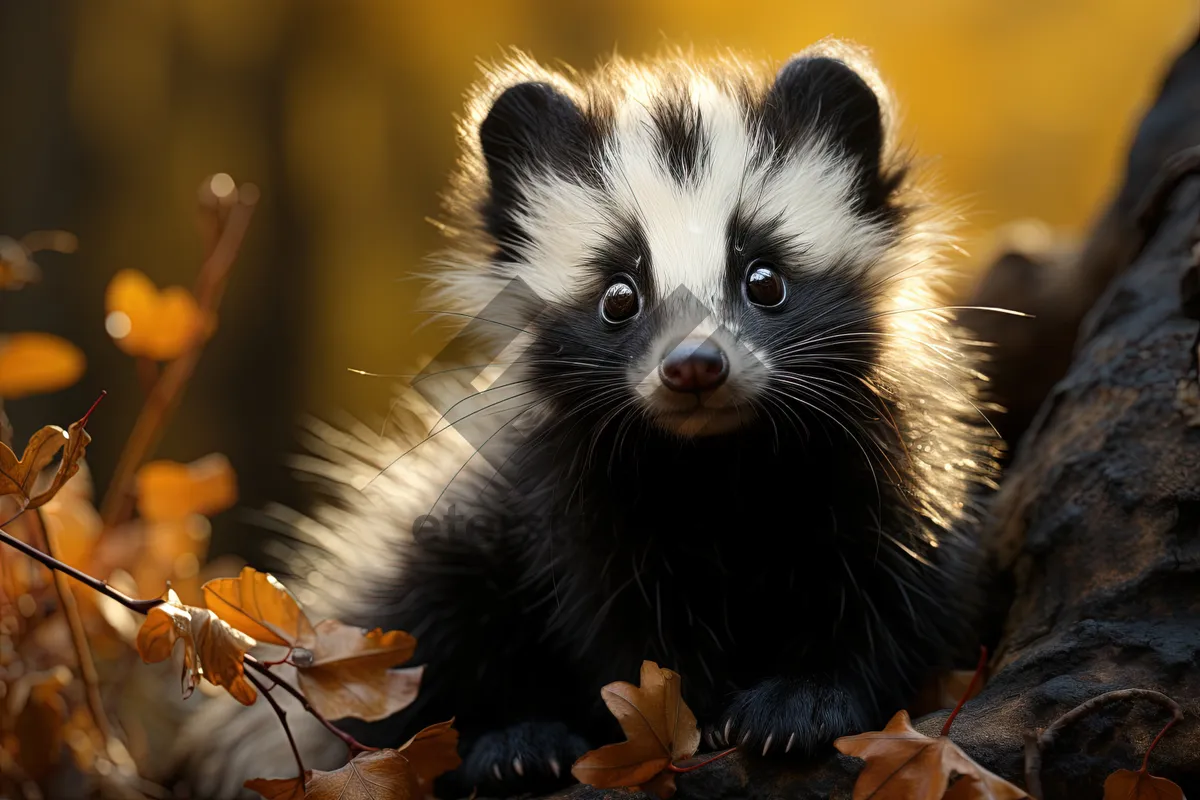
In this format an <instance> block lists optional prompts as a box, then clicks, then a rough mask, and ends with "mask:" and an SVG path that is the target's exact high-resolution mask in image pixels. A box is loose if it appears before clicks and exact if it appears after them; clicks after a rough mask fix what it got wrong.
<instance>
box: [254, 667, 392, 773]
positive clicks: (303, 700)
mask: <svg viewBox="0 0 1200 800" xmlns="http://www.w3.org/2000/svg"><path fill="white" fill-rule="evenodd" d="M242 661H244V662H245V664H246V666H247V667H250V668H251V669H253V670H255V671H257V672H259V673H260V674H262V675H264V676H266V677H267V678H269V679H270V680H271V681H272V682H273V683H274V684H275V685H276V686H278V687H279V688H281V689H283V690H284V691H285V692H287V693H288V694H290V695H291V696H292V697H294V698H296V699H297V700H299V701H300V704H301V705H302V706H304V710H305V711H307V712H308V713H310V714H312V715H313V716H314V717H316V718H317V720H318V721H319V722H320V723H321V724H322V725H324V726H325V728H326V730H328V731H329V732H330V733H332V734H333V735H334V736H336V737H338V738H339V739H341V740H342V742H343V743H344V744H345V745H346V746H347V747H349V748H350V755H351V757H353V756H354V754H355V753H369V752H372V751H375V750H378V749H379V748H378V747H369V746H368V745H365V744H363V743H362V742H360V741H358V740H357V739H355V738H354V737H353V736H351V735H350V734H348V733H346V732H345V731H344V730H342V729H341V728H339V727H338V726H336V725H334V724H333V723H332V722H330V721H329V720H327V719H326V718H325V716H324V715H323V714H321V712H319V711H317V710H316V709H315V708H313V707H312V704H311V703H309V702H308V698H307V697H305V696H304V694H303V693H302V692H301V691H300V690H299V689H297V688H296V687H295V686H292V685H291V684H290V683H288V682H287V681H285V680H284V679H283V678H281V677H279V676H278V675H276V674H275V673H274V672H271V670H270V669H268V668H267V667H266V666H264V665H263V664H262V662H260V661H259V660H258V659H256V658H255V657H254V656H251V655H246V656H243V657H242ZM247 674H248V673H247Z"/></svg>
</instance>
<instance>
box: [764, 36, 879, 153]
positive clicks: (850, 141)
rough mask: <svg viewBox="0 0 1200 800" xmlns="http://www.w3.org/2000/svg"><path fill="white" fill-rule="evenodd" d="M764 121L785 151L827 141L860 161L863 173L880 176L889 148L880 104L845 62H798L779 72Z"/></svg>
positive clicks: (819, 58)
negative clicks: (817, 139) (813, 138)
mask: <svg viewBox="0 0 1200 800" xmlns="http://www.w3.org/2000/svg"><path fill="white" fill-rule="evenodd" d="M763 115H764V122H765V124H766V126H767V128H768V129H769V130H771V132H772V133H773V134H774V135H775V136H776V142H777V143H780V144H783V145H784V146H785V147H786V146H792V145H794V144H796V143H798V142H800V141H803V140H807V139H809V137H811V136H822V135H824V136H828V137H829V138H830V139H831V140H832V143H833V144H836V145H840V146H841V147H843V148H844V149H845V151H846V153H847V154H848V155H850V156H852V157H855V158H857V159H859V161H860V163H861V166H862V168H863V171H864V172H866V173H868V174H869V175H877V174H878V173H879V166H880V161H881V159H882V155H883V145H884V126H883V112H882V108H881V107H880V101H879V98H878V97H877V96H876V95H875V92H874V90H872V88H871V87H870V86H869V85H868V84H867V82H866V81H865V80H863V78H862V76H860V75H859V74H858V72H856V71H855V70H854V69H853V68H851V67H850V66H849V65H847V64H846V63H845V62H843V61H840V60H838V59H836V58H829V57H825V56H797V57H795V58H793V59H792V60H791V61H789V62H788V63H787V64H785V65H784V66H783V68H782V69H780V70H779V73H778V75H777V76H776V78H775V83H774V85H773V86H772V87H771V89H770V91H769V92H768V94H767V97H766V99H765V102H764V104H763Z"/></svg>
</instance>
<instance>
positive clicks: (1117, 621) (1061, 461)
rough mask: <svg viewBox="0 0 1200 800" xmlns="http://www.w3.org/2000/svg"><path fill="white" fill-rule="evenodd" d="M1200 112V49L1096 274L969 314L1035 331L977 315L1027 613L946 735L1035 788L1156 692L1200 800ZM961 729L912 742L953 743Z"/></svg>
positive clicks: (1146, 719) (1073, 778)
mask: <svg viewBox="0 0 1200 800" xmlns="http://www.w3.org/2000/svg"><path fill="white" fill-rule="evenodd" d="M1198 109H1200V43H1197V45H1194V46H1193V47H1192V48H1191V49H1189V50H1188V51H1187V52H1186V53H1185V54H1183V55H1182V56H1181V58H1180V59H1179V60H1178V61H1177V63H1176V65H1175V67H1174V68H1173V69H1172V71H1171V73H1170V75H1169V76H1168V79H1167V80H1166V81H1165V82H1164V84H1163V88H1162V92H1161V94H1160V97H1159V100H1158V102H1157V104H1156V105H1155V107H1154V108H1153V109H1151V111H1150V112H1149V113H1148V114H1147V116H1146V118H1145V120H1144V121H1143V122H1142V124H1141V127H1140V128H1139V130H1138V135H1137V137H1136V140H1135V142H1134V144H1133V146H1132V148H1131V152H1130V157H1129V161H1128V167H1127V170H1128V171H1127V174H1126V176H1125V185H1124V187H1123V188H1122V190H1121V192H1120V193H1119V194H1118V196H1117V197H1116V198H1115V199H1114V202H1113V204H1112V205H1111V207H1110V208H1109V209H1108V210H1107V211H1106V212H1105V213H1104V214H1103V215H1101V217H1100V222H1099V223H1098V224H1097V226H1096V229H1095V231H1094V233H1093V235H1092V239H1091V241H1090V242H1089V243H1088V245H1087V246H1086V247H1085V248H1084V249H1083V251H1082V253H1081V255H1080V257H1079V258H1078V259H1077V260H1074V261H1072V262H1070V263H1066V264H1062V263H1059V264H1043V263H1040V262H1039V259H1038V258H1037V257H1036V255H1028V254H1010V255H1009V256H1007V257H1005V258H1002V259H1000V261H998V262H997V264H996V266H995V271H994V272H993V273H992V274H991V275H989V276H988V277H987V278H985V280H984V281H983V282H982V283H981V284H980V287H979V289H978V290H977V293H976V297H975V298H974V302H976V303H979V304H983V305H1000V306H1006V307H1009V308H1015V309H1017V310H1024V311H1028V312H1030V313H1036V314H1038V315H1039V316H1038V319H1037V320H1036V321H1030V320H1013V319H1012V318H1005V319H1004V320H1002V321H1001V322H998V323H997V322H992V321H989V320H990V319H992V318H985V317H983V316H982V315H979V316H978V317H972V318H970V319H969V320H966V322H967V323H968V324H970V325H971V326H972V327H975V328H976V329H977V330H978V331H979V332H980V333H981V334H982V335H983V336H984V338H988V339H991V340H993V341H995V342H997V344H998V345H999V346H998V348H997V351H996V352H997V360H996V362H995V363H994V365H993V371H994V373H995V375H996V385H997V393H998V395H999V397H998V400H999V401H1000V402H1002V403H1007V404H1008V405H1010V406H1012V407H1013V408H1014V415H1013V416H1010V418H1009V421H1008V426H1007V429H1006V433H1007V434H1008V435H1009V436H1011V437H1012V438H1013V440H1014V441H1015V440H1017V439H1018V438H1019V444H1018V446H1017V448H1016V450H1015V453H1014V455H1013V458H1012V461H1011V464H1010V466H1009V470H1008V473H1007V475H1006V477H1005V479H1004V483H1003V487H1002V489H1001V491H1000V492H999V493H998V494H997V495H996V496H995V497H994V499H993V501H992V510H991V514H990V517H989V519H988V521H987V522H986V524H985V526H984V531H983V534H984V540H985V541H988V542H992V543H994V545H995V562H996V564H995V565H996V568H997V572H998V574H1000V575H1002V576H1004V577H1005V578H1006V579H1007V581H1008V582H1009V584H1010V585H1011V587H1012V597H1013V598H1014V599H1013V600H1012V602H1011V603H1010V604H1009V603H1006V604H1005V609H1004V614H1005V616H1004V620H1005V621H1004V623H1003V626H1002V627H1003V635H1002V637H1001V641H1000V643H999V646H998V648H997V649H996V652H995V656H994V658H993V659H992V663H991V665H990V675H991V677H990V679H989V681H988V684H987V686H986V687H985V689H984V690H983V692H982V693H981V694H980V695H979V696H978V697H976V698H975V699H973V700H972V701H971V702H970V703H968V704H967V705H966V706H965V707H964V709H963V711H962V713H961V715H960V716H959V717H958V718H957V720H956V721H955V723H954V727H953V730H952V734H951V738H952V739H953V740H954V741H955V742H957V743H958V744H959V745H960V746H961V747H963V749H964V750H966V751H967V752H968V754H970V755H971V756H972V757H973V758H975V759H976V760H977V761H978V762H979V763H980V764H982V765H983V766H984V767H986V768H988V769H990V770H992V771H993V772H995V773H997V774H999V775H1001V776H1002V777H1004V778H1006V779H1008V780H1010V781H1012V782H1013V783H1016V784H1017V785H1018V786H1024V785H1025V779H1024V771H1025V767H1024V745H1025V736H1026V733H1027V732H1028V731H1030V730H1034V729H1038V728H1044V727H1046V726H1047V725H1049V724H1050V723H1051V722H1053V721H1054V720H1055V719H1057V718H1058V717H1060V716H1061V715H1062V714H1064V713H1065V712H1067V711H1070V710H1071V709H1073V708H1075V707H1076V706H1078V705H1079V704H1080V703H1082V702H1084V701H1086V700H1088V699H1090V698H1093V697H1095V696H1097V695H1100V694H1103V693H1105V692H1109V691H1113V690H1119V689H1131V688H1134V689H1152V690H1157V691H1159V692H1162V693H1164V694H1166V695H1168V696H1169V697H1171V698H1174V699H1175V700H1176V701H1177V702H1178V703H1179V704H1180V705H1181V706H1182V707H1183V709H1184V713H1185V716H1184V719H1183V721H1182V722H1181V723H1180V724H1178V725H1176V726H1175V727H1174V728H1172V729H1171V730H1170V731H1169V732H1168V733H1167V735H1166V736H1165V737H1164V738H1163V739H1162V741H1161V743H1160V744H1159V745H1158V747H1157V749H1156V750H1155V751H1154V755H1153V757H1152V758H1151V760H1150V771H1151V772H1152V773H1154V774H1157V775H1161V776H1163V777H1166V778H1170V779H1171V780H1174V781H1176V782H1177V783H1178V784H1180V785H1181V786H1182V788H1183V789H1184V791H1185V793H1186V794H1187V795H1189V796H1191V797H1193V798H1197V797H1200V383H1198V380H1200V379H1198V377H1197V374H1196V372H1195V370H1194V369H1193V364H1194V363H1195V362H1194V360H1195V357H1196V356H1195V340H1196V336H1197V322H1196V321H1195V319H1194V318H1193V317H1196V316H1200V313H1197V308H1195V307H1196V306H1198V305H1200V297H1197V295H1200V292H1197V291H1196V286H1197V285H1200V279H1197V277H1196V276H1197V274H1198V273H1197V270H1196V266H1195V264H1196V261H1197V256H1194V255H1193V248H1194V247H1196V240H1197V238H1198V237H1200V229H1198V228H1197V224H1198V222H1200V157H1198V158H1190V157H1189V156H1188V152H1195V153H1200V150H1196V151H1189V150H1188V149H1189V148H1192V147H1195V146H1197V145H1200V111H1198ZM1181 153H1183V155H1182V156H1181V155H1180V154H1181ZM1193 170H1194V171H1193ZM1193 175H1194V177H1193ZM1197 253H1200V248H1197ZM1185 275H1188V276H1189V277H1188V278H1187V279H1185V277H1184V276H1185ZM1181 281H1182V282H1183V285H1184V290H1183V291H1182V296H1181ZM1189 281H1190V283H1189ZM1089 309H1090V310H1089ZM1081 323H1082V324H1081ZM1022 325H1025V326H1029V327H1025V328H1022V327H1021V326H1022ZM1064 373H1065V374H1064ZM684 678H685V680H686V676H684ZM945 717H946V712H939V713H936V714H932V715H929V716H928V717H926V718H925V719H923V720H921V721H920V722H919V723H918V724H917V728H918V730H920V731H921V732H923V733H925V734H927V735H937V734H938V732H939V730H940V728H941V725H942V723H943V721H944V719H945ZM1170 718H1171V716H1170V713H1169V712H1167V711H1165V710H1164V709H1163V708H1162V707H1161V706H1159V705H1155V704H1151V703H1147V702H1145V701H1140V700H1125V701H1121V702H1116V703H1113V704H1110V705H1107V706H1105V707H1103V708H1102V709H1101V710H1099V711H1097V712H1095V713H1092V714H1088V715H1087V716H1084V717H1082V718H1080V719H1079V720H1078V721H1077V722H1075V723H1073V724H1072V725H1070V726H1069V727H1067V728H1065V729H1064V731H1063V733H1062V735H1061V736H1060V737H1059V738H1058V740H1057V742H1056V743H1055V744H1054V745H1053V746H1052V747H1050V748H1048V749H1047V750H1046V752H1045V754H1044V761H1043V767H1042V770H1041V773H1040V775H1041V782H1042V786H1043V790H1044V797H1045V798H1048V799H1049V800H1056V799H1057V798H1062V799H1063V800H1089V799H1090V798H1100V797H1101V796H1102V794H1103V789H1102V787H1103V784H1104V780H1105V778H1106V777H1107V776H1108V775H1109V774H1110V773H1111V772H1113V771H1115V770H1117V769H1137V768H1138V767H1140V765H1141V763H1142V758H1143V756H1144V754H1145V752H1146V749H1147V747H1148V746H1149V744H1150V742H1151V740H1152V739H1153V738H1154V737H1155V735H1156V734H1157V733H1158V732H1159V730H1160V729H1161V728H1162V727H1163V726H1164V724H1165V723H1166V722H1167V721H1168V720H1169V719H1170ZM860 765H861V762H859V761H857V760H855V759H852V758H848V757H845V756H840V755H833V756H831V757H830V758H829V759H828V760H827V761H825V762H824V763H820V764H814V765H812V766H811V767H808V768H804V769H800V770H796V769H791V770H787V769H783V768H780V767H776V766H766V765H761V764H754V763H751V762H749V761H748V760H743V759H742V758H740V757H739V756H738V755H737V754H735V755H733V756H730V757H728V758H726V759H724V760H722V761H718V762H716V763H714V764H712V765H710V766H707V767H705V768H703V769H701V770H699V771H697V772H695V773H691V774H687V775H681V776H679V777H678V781H677V782H678V786H679V792H678V794H677V795H676V797H677V798H678V800H708V799H709V798H734V797H737V798H783V797H787V798H814V799H815V798H847V799H848V798H850V797H851V792H852V786H853V783H854V778H855V776H856V775H857V773H858V770H859V768H860ZM565 794H566V795H568V796H570V797H572V798H574V800H583V799H584V798H586V799H587V800H596V798H601V797H606V796H610V795H611V796H617V795H623V796H625V797H628V795H624V793H620V792H602V791H597V790H594V789H590V788H587V787H576V788H574V789H572V790H569V791H568V792H566V793H565Z"/></svg>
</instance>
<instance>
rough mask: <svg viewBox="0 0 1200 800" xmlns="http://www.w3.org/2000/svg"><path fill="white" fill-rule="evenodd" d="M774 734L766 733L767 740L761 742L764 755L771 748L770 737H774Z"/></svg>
mask: <svg viewBox="0 0 1200 800" xmlns="http://www.w3.org/2000/svg"><path fill="white" fill-rule="evenodd" d="M774 736H775V734H773V733H768V734H767V740H766V741H765V742H763V755H764V756H765V755H766V754H767V751H768V750H770V749H771V739H772V738H774Z"/></svg>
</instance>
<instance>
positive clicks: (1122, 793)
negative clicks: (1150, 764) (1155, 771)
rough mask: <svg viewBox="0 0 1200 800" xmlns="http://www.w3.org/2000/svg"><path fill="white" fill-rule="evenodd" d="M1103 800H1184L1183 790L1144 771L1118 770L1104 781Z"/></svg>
mask: <svg viewBox="0 0 1200 800" xmlns="http://www.w3.org/2000/svg"><path fill="white" fill-rule="evenodd" d="M1104 800H1186V798H1185V797H1184V796H1183V789H1180V788H1179V786H1178V785H1177V784H1175V783H1174V782H1172V781H1169V780H1167V779H1166V778H1160V777H1158V776H1156V775H1151V774H1150V773H1149V772H1146V771H1145V770H1138V771H1137V772H1134V771H1133V770H1128V769H1119V770H1117V771H1116V772H1114V773H1113V774H1112V775H1109V776H1108V778H1106V779H1105V781H1104Z"/></svg>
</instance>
